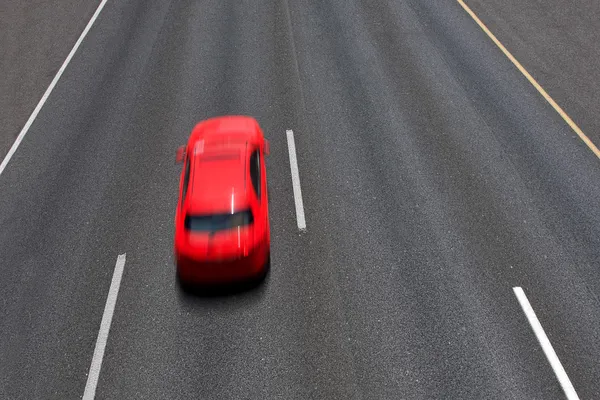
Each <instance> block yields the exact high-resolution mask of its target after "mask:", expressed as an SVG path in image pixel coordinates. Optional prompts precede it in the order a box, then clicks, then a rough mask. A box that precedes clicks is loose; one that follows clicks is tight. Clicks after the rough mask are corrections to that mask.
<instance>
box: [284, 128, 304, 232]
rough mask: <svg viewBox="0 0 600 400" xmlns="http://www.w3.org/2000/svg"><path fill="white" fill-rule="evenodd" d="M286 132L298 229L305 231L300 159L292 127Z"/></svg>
mask: <svg viewBox="0 0 600 400" xmlns="http://www.w3.org/2000/svg"><path fill="white" fill-rule="evenodd" d="M285 133H286V134H287V142H288V151H289V153H290V169H291V170H292V185H293V187H294V201H295V202H296V219H297V220H298V229H300V230H301V231H305V230H306V220H305V219H304V204H303V203H302V190H301V189H300V174H299V172H298V160H297V159H296V143H295V142H294V132H293V131H292V130H291V129H288V130H287V131H285Z"/></svg>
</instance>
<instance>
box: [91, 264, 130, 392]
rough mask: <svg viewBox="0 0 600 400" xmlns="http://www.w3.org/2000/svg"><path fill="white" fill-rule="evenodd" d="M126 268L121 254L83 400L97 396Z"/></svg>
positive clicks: (109, 291)
mask: <svg viewBox="0 0 600 400" xmlns="http://www.w3.org/2000/svg"><path fill="white" fill-rule="evenodd" d="M124 268H125V254H121V255H119V257H118V258H117V264H116V265H115V272H114V273H113V278H112V282H111V284H110V289H109V290H108V297H107V298H106V306H105V307H104V315H102V322H101V323H100V331H99V332H98V339H96V348H95V349H94V356H93V357H92V364H91V365H90V372H89V373H88V379H87V383H86V384H85V391H84V392H83V400H93V399H94V396H95V395H96V385H97V384H98V377H99V376H100V368H102V358H103V357H104V349H105V348H106V341H107V339H108V331H109V330H110V324H111V322H112V317H113V313H114V311H115V304H116V303H117V295H118V294H119V287H120V286H121V277H122V276H123V269H124Z"/></svg>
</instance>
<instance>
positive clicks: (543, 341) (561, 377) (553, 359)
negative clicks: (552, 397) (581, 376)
mask: <svg viewBox="0 0 600 400" xmlns="http://www.w3.org/2000/svg"><path fill="white" fill-rule="evenodd" d="M513 291H514V292H515V296H517V299H518V300H519V303H520V304H521V308H522V309H523V312H524V313H525V316H527V319H528V320H529V324H530V325H531V328H532V329H533V332H534V333H535V336H537V339H538V341H539V342H540V345H541V346H542V350H544V353H545V354H546V358H547V359H548V361H549V362H550V365H551V366H552V369H553V370H554V374H556V377H557V378H558V381H559V382H560V385H561V386H562V388H563V391H564V392H565V395H566V396H567V399H568V400H579V396H577V393H576V392H575V388H574V387H573V385H572V384H571V381H570V380H569V377H568V376H567V373H566V372H565V369H564V368H563V366H562V364H561V363H560V360H559V359H558V356H557V355H556V353H555V352H554V348H552V344H551V343H550V340H549V339H548V336H546V332H544V328H542V325H541V324H540V321H538V319H537V317H536V315H535V312H534V311H533V308H532V307H531V304H529V300H527V296H525V292H524V291H523V289H521V288H520V287H514V288H513Z"/></svg>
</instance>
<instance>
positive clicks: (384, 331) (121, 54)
mask: <svg viewBox="0 0 600 400" xmlns="http://www.w3.org/2000/svg"><path fill="white" fill-rule="evenodd" d="M289 6H290V8H289V9H288V8H287V7H288V5H287V3H286V2H278V3H273V2H268V1H260V2H252V3H250V2H216V1H205V2H195V1H191V0H190V1H166V2H165V1H149V2H137V1H131V2H117V1H115V2H110V3H109V4H108V5H107V7H106V9H105V10H104V11H103V14H102V15H101V17H100V18H99V20H98V22H97V25H96V26H95V27H94V29H93V30H92V31H91V32H90V35H89V37H88V38H87V39H86V41H85V42H84V45H83V46H82V48H81V49H80V52H79V53H78V55H77V56H76V57H75V58H74V60H73V63H72V65H71V66H70V68H69V69H68V70H67V72H66V73H65V75H64V77H63V79H62V80H61V83H60V84H59V85H58V86H57V88H56V90H55V92H54V94H53V96H52V97H51V99H50V100H49V102H48V104H47V105H46V106H45V108H44V109H43V111H42V113H41V114H40V116H39V117H38V120H37V121H36V123H35V124H34V126H33V128H32V130H31V132H30V133H29V134H28V136H27V138H26V140H25V141H24V142H23V144H22V145H21V147H20V148H19V150H18V152H17V153H16V154H15V157H14V158H13V160H12V161H11V164H10V165H9V168H7V170H6V171H5V172H4V173H3V175H2V176H0V188H2V193H3V195H2V196H1V197H0V221H2V227H3V229H2V231H1V232H0V254H2V259H1V261H0V268H1V271H0V272H1V273H2V276H3V277H5V278H3V279H2V280H1V281H0V289H1V291H2V293H4V294H5V295H4V297H3V299H2V307H1V308H0V327H1V328H2V331H3V332H4V333H3V334H2V336H1V341H0V357H1V359H2V360H6V361H4V362H3V363H2V364H1V365H0V377H1V378H0V379H1V380H0V397H2V398H10V399H12V398H76V397H77V396H81V394H82V393H83V389H84V386H85V380H86V373H87V370H88V368H89V363H90V361H91V356H92V353H93V349H94V343H95V340H96V335H97V330H98V326H99V324H100V319H101V317H102V310H103V307H104V301H105V299H106V294H107V292H108V288H109V285H110V279H111V277H112V270H113V267H114V263H115V259H116V257H117V255H118V254H121V253H125V252H126V253H127V263H126V266H125V273H124V276H123V281H122V285H121V290H120V293H119V298H118V301H117V306H116V311H115V316H114V319H113V325H112V328H111V332H110V335H109V338H108V346H107V350H106V354H105V358H104V363H103V367H102V371H101V374H100V381H99V385H98V392H97V398H99V399H100V398H146V399H152V398H156V399H159V398H198V397H201V398H240V397H245V398H286V399H287V398H290V399H293V398H298V399H306V398H357V399H358V398H361V399H368V398H373V399H381V398H398V397H400V398H472V399H479V398H490V399H493V398H499V399H500V398H515V399H521V398H527V399H535V398H561V389H560V386H559V385H558V382H557V380H556V378H555V376H554V374H553V372H552V370H551V369H550V367H549V365H548V363H547V361H546V359H545V358H544V355H543V353H542V351H541V348H540V347H539V344H538V343H537V341H536V339H535V337H534V335H533V333H532V331H531V329H530V328H529V326H528V323H527V320H526V319H525V316H524V315H523V313H522V311H521V309H520V307H519V304H518V302H517V301H516V299H515V297H514V295H513V293H512V287H513V286H522V287H523V288H524V289H525V291H526V293H527V295H528V297H529V299H530V301H531V303H532V305H533V307H534V309H535V310H536V312H537V313H538V316H539V318H540V321H541V323H542V325H543V326H544V328H545V329H546V331H547V333H548V336H549V337H550V340H551V341H552V342H553V344H554V345H555V349H556V351H557V353H558V356H559V358H560V359H561V361H562V362H563V364H564V366H565V369H566V370H567V373H568V374H569V376H570V378H571V380H572V381H573V384H574V386H575V388H576V389H577V391H578V393H579V394H580V396H581V398H595V397H597V396H598V395H600V386H598V385H599V384H598V382H597V381H596V380H595V379H594V377H595V376H598V373H599V372H600V371H598V369H599V366H598V363H597V360H598V359H600V357H599V356H600V348H599V346H600V342H599V341H598V333H597V332H600V330H599V329H598V328H600V327H599V324H600V320H599V319H598V317H597V315H600V314H599V313H598V311H599V310H598V306H599V303H598V298H597V295H596V293H597V292H598V290H597V289H598V287H599V285H600V281H599V278H600V276H599V274H598V269H597V267H598V265H599V260H600V243H599V238H600V232H599V230H600V228H599V227H600V212H599V211H600V210H598V208H599V207H600V206H599V204H600V201H598V200H600V183H599V180H598V179H597V177H598V172H600V167H599V163H598V160H597V158H595V157H594V155H593V154H592V153H591V152H590V151H589V149H587V148H586V147H585V146H584V145H583V144H582V143H581V141H580V140H579V139H578V138H576V137H574V134H573V133H572V132H571V131H570V130H569V128H568V126H566V124H565V123H564V122H563V121H562V119H560V117H558V115H556V113H555V112H554V111H553V110H552V109H551V108H550V107H549V106H548V105H547V103H545V101H544V100H543V99H542V98H541V97H540V96H539V95H538V94H537V92H535V90H534V89H533V88H532V87H531V86H530V85H529V84H528V83H527V81H526V80H525V79H524V78H523V77H522V76H521V75H520V73H519V72H518V71H516V69H515V68H514V67H513V66H512V64H510V63H509V62H508V60H506V59H505V58H504V56H503V55H502V54H501V53H500V51H499V50H498V49H497V48H496V47H495V46H494V45H493V44H492V43H491V41H489V39H488V38H487V37H486V36H485V35H484V34H483V33H482V32H481V31H480V30H479V28H478V27H477V26H476V25H475V23H474V22H473V21H472V20H471V19H470V17H468V15H466V13H464V11H463V10H462V9H461V8H460V7H459V6H458V5H457V4H454V3H453V2H444V3H442V2H434V3H431V2H424V1H417V0H412V1H406V2H395V1H391V0H390V1H381V2H379V3H377V5H373V4H371V2H367V1H359V0H354V1H348V2H335V1H326V2H323V1H311V0H302V1H297V2H290V4H289ZM290 22H291V25H290ZM222 113H248V114H252V115H255V116H256V117H257V118H258V119H259V122H260V123H261V124H262V125H263V127H264V128H265V130H266V134H267V137H268V138H269V139H270V141H271V150H272V156H271V157H270V158H269V159H268V173H269V183H270V191H271V193H270V195H271V214H272V235H273V238H272V240H273V244H272V246H273V267H272V273H271V275H270V277H269V279H268V281H267V282H266V285H264V286H262V287H261V288H259V289H257V290H255V291H251V292H248V293H244V294H239V295H236V296H232V297H225V298H212V299H206V298H196V297H193V296H187V295H184V294H182V293H180V292H179V290H178V289H177V287H176V285H175V279H174V271H173V266H172V256H171V251H172V250H171V249H172V219H173V215H174V212H173V210H174V207H175V203H176V189H177V179H178V176H179V175H178V172H179V167H177V166H175V165H174V164H173V161H174V149H175V148H176V147H177V145H178V144H180V143H182V142H183V141H184V140H185V138H186V136H187V134H188V132H189V130H190V129H191V127H192V126H193V124H194V122H196V121H197V120H199V119H202V118H205V117H208V116H211V115H215V114H222ZM286 129H294V133H295V137H296V147H297V151H298V161H299V168H300V178H301V182H302V191H303V195H304V206H305V211H306V220H307V232H306V233H305V234H299V233H298V232H297V228H296V221H295V214H294V203H293V194H292V186H291V177H290V174H289V162H288V159H287V145H286V138H285V130H286Z"/></svg>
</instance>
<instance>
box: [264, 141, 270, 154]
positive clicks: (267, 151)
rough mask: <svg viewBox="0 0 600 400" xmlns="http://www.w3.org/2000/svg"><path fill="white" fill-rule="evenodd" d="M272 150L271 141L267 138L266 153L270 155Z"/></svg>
mask: <svg viewBox="0 0 600 400" xmlns="http://www.w3.org/2000/svg"><path fill="white" fill-rule="evenodd" d="M270 152H271V146H270V145H269V141H268V140H266V139H265V154H266V155H269V153H270Z"/></svg>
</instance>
